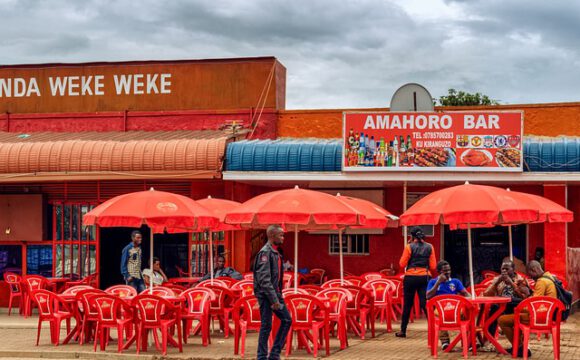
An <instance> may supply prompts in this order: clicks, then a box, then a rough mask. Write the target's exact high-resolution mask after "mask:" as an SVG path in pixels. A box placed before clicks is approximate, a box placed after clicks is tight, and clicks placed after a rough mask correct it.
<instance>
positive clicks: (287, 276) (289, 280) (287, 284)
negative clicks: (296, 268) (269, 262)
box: [282, 271, 302, 289]
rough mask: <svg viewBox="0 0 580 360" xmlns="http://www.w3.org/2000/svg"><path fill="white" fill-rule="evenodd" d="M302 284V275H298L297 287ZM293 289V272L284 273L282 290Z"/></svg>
mask: <svg viewBox="0 0 580 360" xmlns="http://www.w3.org/2000/svg"><path fill="white" fill-rule="evenodd" d="M301 282H302V275H300V274H298V285H300V283H301ZM293 287H294V272H289V271H286V272H285V273H284V279H283V280H282V288H284V289H289V288H293Z"/></svg>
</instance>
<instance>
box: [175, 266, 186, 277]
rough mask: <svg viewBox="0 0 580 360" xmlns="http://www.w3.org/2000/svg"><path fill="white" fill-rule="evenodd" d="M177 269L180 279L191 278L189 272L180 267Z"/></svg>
mask: <svg viewBox="0 0 580 360" xmlns="http://www.w3.org/2000/svg"><path fill="white" fill-rule="evenodd" d="M175 268H176V269H177V273H178V274H179V277H189V273H188V272H187V271H184V270H183V269H182V268H181V267H180V266H177V265H176V266H175Z"/></svg>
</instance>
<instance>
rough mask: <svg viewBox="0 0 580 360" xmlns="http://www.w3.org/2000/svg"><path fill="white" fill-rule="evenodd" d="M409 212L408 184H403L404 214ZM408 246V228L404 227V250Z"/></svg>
mask: <svg viewBox="0 0 580 360" xmlns="http://www.w3.org/2000/svg"><path fill="white" fill-rule="evenodd" d="M405 211H407V182H406V181H405V182H404V183H403V212H405ZM405 246H407V226H403V249H405Z"/></svg>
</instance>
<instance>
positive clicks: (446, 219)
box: [401, 182, 540, 296]
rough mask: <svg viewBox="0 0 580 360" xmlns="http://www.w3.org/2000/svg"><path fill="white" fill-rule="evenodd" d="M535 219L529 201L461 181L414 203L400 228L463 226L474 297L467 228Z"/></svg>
mask: <svg viewBox="0 0 580 360" xmlns="http://www.w3.org/2000/svg"><path fill="white" fill-rule="evenodd" d="M539 219H540V215H539V211H538V208H537V206H536V205H535V204H534V203H533V202H532V201H531V200H530V199H527V198H524V197H521V196H517V195H515V196H514V195H513V194H512V192H510V191H507V190H504V189H501V188H498V187H493V186H485V185H472V184H469V183H468V182H465V184H464V185H459V186H453V187H450V188H446V189H443V190H439V191H435V192H432V193H431V194H429V195H427V196H425V197H424V198H423V199H421V200H419V201H417V203H415V204H414V205H413V206H411V208H409V209H408V210H407V211H405V213H404V214H403V215H401V225H406V226H408V225H435V224H439V223H441V224H448V225H457V226H459V225H462V224H467V250H468V253H469V277H470V282H471V293H472V296H475V291H474V290H475V289H474V281H473V258H472V251H471V225H472V224H509V223H527V222H533V221H538V220H539Z"/></svg>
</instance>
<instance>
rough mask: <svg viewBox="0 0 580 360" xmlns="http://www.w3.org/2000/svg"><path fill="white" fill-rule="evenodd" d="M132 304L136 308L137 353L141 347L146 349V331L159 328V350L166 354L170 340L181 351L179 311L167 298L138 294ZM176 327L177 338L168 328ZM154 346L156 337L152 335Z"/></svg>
mask: <svg viewBox="0 0 580 360" xmlns="http://www.w3.org/2000/svg"><path fill="white" fill-rule="evenodd" d="M132 305H133V306H134V307H135V308H136V309H137V354H139V353H140V351H141V348H143V350H144V351H147V333H148V332H149V330H156V329H159V330H161V339H162V340H161V351H162V352H163V355H167V343H168V342H171V343H172V344H173V345H174V346H177V347H178V348H179V352H183V343H182V341H181V340H182V333H181V330H182V328H181V312H180V310H179V308H178V307H176V306H174V305H173V304H172V303H171V302H169V301H168V300H166V299H164V298H162V297H160V296H156V295H149V294H140V295H137V297H136V298H134V299H133V301H132ZM174 326H176V327H177V340H175V339H174V338H173V337H172V336H171V333H170V331H169V330H170V329H171V328H173V327H174ZM154 339H155V343H156V346H157V347H158V348H159V344H158V343H157V337H156V336H154Z"/></svg>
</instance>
